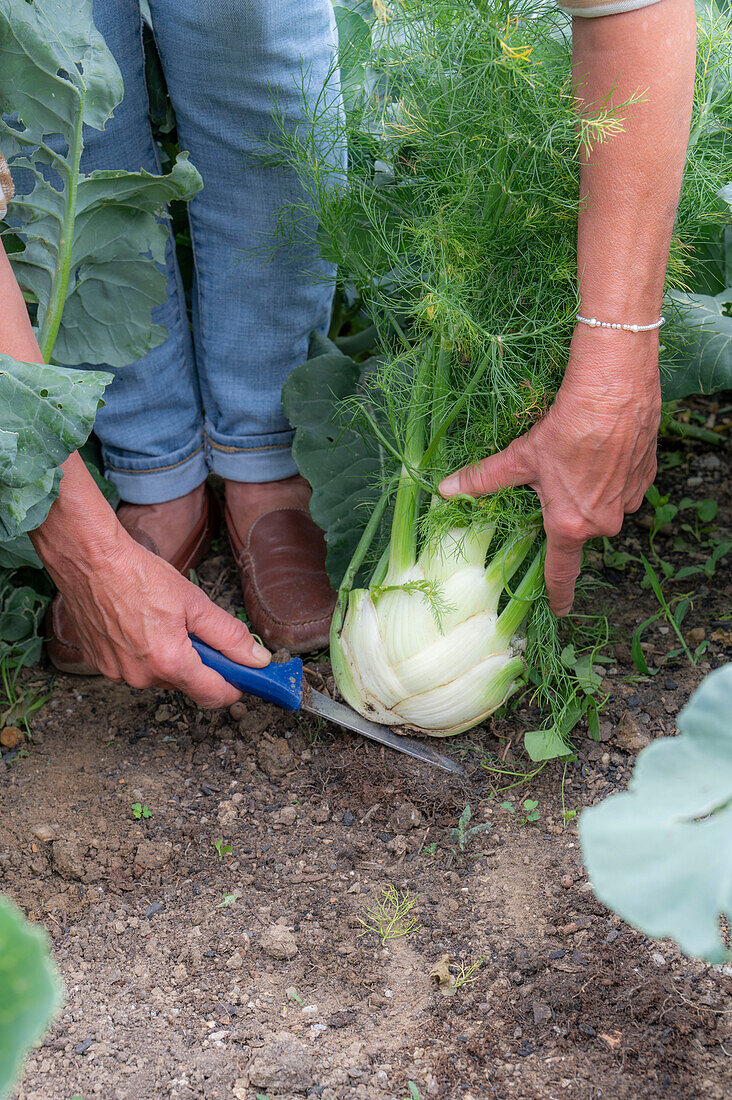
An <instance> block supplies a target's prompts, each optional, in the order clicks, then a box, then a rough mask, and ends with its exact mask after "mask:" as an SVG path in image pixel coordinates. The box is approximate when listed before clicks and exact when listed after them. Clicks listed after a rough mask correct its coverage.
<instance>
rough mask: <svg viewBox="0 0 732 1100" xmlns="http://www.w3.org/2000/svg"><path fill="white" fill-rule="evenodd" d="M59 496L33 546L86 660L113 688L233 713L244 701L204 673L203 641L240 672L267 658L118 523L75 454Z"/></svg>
mask: <svg viewBox="0 0 732 1100" xmlns="http://www.w3.org/2000/svg"><path fill="white" fill-rule="evenodd" d="M63 468H64V477H63V479H62V482H61V494H60V497H59V499H58V500H57V501H55V503H54V504H53V506H52V508H51V511H50V513H49V515H48V518H47V519H46V520H45V521H44V523H42V524H41V526H40V527H39V528H38V529H37V530H36V531H33V532H31V539H32V541H33V543H34V545H35V548H36V550H37V551H38V554H39V557H40V558H41V560H42V561H43V563H44V565H45V566H46V568H47V569H48V571H49V573H50V574H51V576H52V577H53V580H54V581H55V583H56V585H57V587H58V589H59V591H60V592H61V593H62V595H63V597H64V603H65V605H66V610H67V612H68V613H69V615H70V617H71V619H72V620H73V623H74V626H75V628H76V629H75V634H76V637H77V639H78V642H79V645H80V648H81V650H82V653H83V656H84V659H85V660H86V662H87V663H88V664H89V665H90V666H91V667H92V668H95V669H96V670H97V671H98V672H100V673H101V674H102V675H103V676H106V677H107V679H109V680H114V681H116V682H122V681H124V682H125V683H128V684H129V685H130V686H131V687H135V688H143V687H165V688H174V689H177V690H179V691H182V692H184V693H185V694H186V695H188V696H189V698H191V699H192V700H193V701H194V702H195V703H197V704H198V705H199V706H202V707H207V708H213V707H224V706H229V705H230V704H231V703H234V702H236V700H237V699H239V698H240V692H239V691H237V689H236V688H234V687H232V686H231V685H230V684H228V683H227V682H226V681H225V680H224V679H223V678H222V677H221V676H219V674H218V673H216V672H214V671H213V670H212V669H209V668H207V667H206V666H205V665H204V664H203V663H202V661H201V659H200V657H199V656H198V654H197V653H196V651H195V650H194V649H193V646H192V645H191V641H190V638H189V634H196V635H197V636H198V637H199V638H200V639H201V640H202V641H204V642H207V643H208V645H210V646H213V647H214V648H215V649H218V650H220V651H221V652H222V653H223V654H224V655H225V656H226V657H229V658H230V659H231V660H232V661H236V662H237V663H239V664H245V665H251V666H255V667H258V668H261V667H263V666H264V665H267V664H268V663H269V660H270V654H269V652H268V651H267V650H266V649H265V648H264V647H263V646H261V645H259V643H258V642H256V641H255V640H254V638H253V637H252V636H251V634H250V633H249V631H248V630H247V628H246V626H245V625H244V623H242V622H240V621H239V619H236V618H234V617H233V616H232V615H229V614H228V613H227V612H226V611H224V610H223V609H222V608H220V607H218V606H217V605H216V604H215V603H212V601H211V600H209V599H208V597H207V596H206V595H205V593H204V592H202V591H201V589H200V588H198V587H197V586H196V585H195V584H192V583H191V582H190V581H188V580H186V579H185V577H183V576H181V574H180V573H178V572H177V570H176V569H174V568H173V566H172V565H169V564H168V562H166V561H164V560H163V559H162V558H159V557H157V555H155V554H153V553H151V552H150V551H149V550H146V549H145V548H144V547H142V546H140V545H139V543H137V542H135V541H134V539H132V538H131V537H130V536H129V535H128V533H127V532H126V531H125V530H124V528H123V527H122V526H121V524H120V523H119V522H118V520H117V518H116V516H115V515H114V512H113V511H112V509H111V508H110V507H109V505H108V504H107V502H106V501H105V500H104V498H103V497H102V495H101V493H100V492H99V490H98V489H97V487H96V485H95V484H94V481H93V480H92V478H91V476H90V475H89V472H88V471H87V469H86V467H85V465H84V463H83V461H82V459H81V458H80V457H79V455H78V454H75V455H71V457H70V458H69V459H68V460H67V461H66V463H64V467H63Z"/></svg>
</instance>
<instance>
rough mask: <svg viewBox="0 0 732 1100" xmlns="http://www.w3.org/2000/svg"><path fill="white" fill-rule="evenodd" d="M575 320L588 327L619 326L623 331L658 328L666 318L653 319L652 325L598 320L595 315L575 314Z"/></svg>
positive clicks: (644, 330) (649, 330) (648, 330)
mask: <svg viewBox="0 0 732 1100" xmlns="http://www.w3.org/2000/svg"><path fill="white" fill-rule="evenodd" d="M577 320H578V321H579V322H580V324H583V325H589V326H590V328H619V329H623V330H624V331H625V332H652V331H653V329H654V328H660V327H661V325H663V324H665V322H666V318H665V317H661V319H660V320H659V321H654V323H653V324H652V325H622V324H619V323H618V322H616V321H598V319H597V317H581V316H580V315H579V313H578V314H577Z"/></svg>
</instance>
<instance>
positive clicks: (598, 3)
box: [559, 0, 660, 19]
mask: <svg viewBox="0 0 732 1100" xmlns="http://www.w3.org/2000/svg"><path fill="white" fill-rule="evenodd" d="M658 3H660V0H559V7H560V8H561V9H562V11H566V13H567V15H574V16H575V17H578V18H580V19H596V18H597V17H598V16H600V15H619V14H620V13H621V12H625V11H635V10H636V9H637V8H647V7H648V6H649V5H650V4H658Z"/></svg>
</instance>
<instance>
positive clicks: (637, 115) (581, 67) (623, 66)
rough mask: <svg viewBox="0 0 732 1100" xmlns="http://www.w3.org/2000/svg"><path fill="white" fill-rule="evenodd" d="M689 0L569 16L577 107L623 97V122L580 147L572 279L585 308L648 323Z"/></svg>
mask: <svg viewBox="0 0 732 1100" xmlns="http://www.w3.org/2000/svg"><path fill="white" fill-rule="evenodd" d="M695 56H696V15H695V10H694V4H693V0H663V2H661V3H657V4H655V5H653V6H652V7H647V8H642V9H640V10H637V11H632V12H628V13H626V14H622V15H612V16H605V17H602V18H599V19H575V20H574V23H573V67H574V79H575V85H576V87H577V89H578V98H579V101H580V102H579V107H580V111H581V113H582V114H585V115H589V116H592V115H593V114H596V113H597V112H598V111H599V110H600V109H602V107H603V106H609V105H610V104H613V105H615V106H619V105H621V104H623V103H624V102H626V101H627V100H629V99H630V98H631V97H632V96H634V95H635V96H637V95H638V94H640V95H641V97H642V102H640V103H637V104H635V105H632V106H629V107H627V108H626V109H625V110H624V111H622V112H621V113H622V114H623V115H624V122H623V132H622V133H621V134H618V135H616V136H614V137H612V138H610V139H609V140H607V141H605V142H603V143H601V144H598V145H595V146H594V148H593V149H592V150H591V152H590V153H589V154H585V153H583V154H582V169H581V201H582V206H581V213H580V218H579V234H578V257H577V267H578V280H579V289H580V294H581V298H582V313H583V314H584V316H592V317H598V318H600V319H602V320H608V321H622V322H635V323H639V324H645V323H650V322H652V321H655V320H657V318H658V316H659V311H660V307H661V298H662V294H663V285H664V279H665V274H666V264H667V259H668V249H669V243H670V240H671V233H672V230H673V224H674V218H675V215H676V209H677V206H678V201H679V193H680V188H681V179H682V173H683V167H684V159H685V155H686V146H687V142H688V135H689V124H690V119H691V105H692V97H693V87H694V68H695Z"/></svg>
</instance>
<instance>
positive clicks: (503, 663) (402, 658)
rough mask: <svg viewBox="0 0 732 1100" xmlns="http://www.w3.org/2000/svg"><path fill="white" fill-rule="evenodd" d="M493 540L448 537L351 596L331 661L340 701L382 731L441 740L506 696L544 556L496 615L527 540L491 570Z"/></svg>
mask: <svg viewBox="0 0 732 1100" xmlns="http://www.w3.org/2000/svg"><path fill="white" fill-rule="evenodd" d="M490 539H491V532H490V531H483V532H479V533H478V532H476V531H474V530H470V529H467V530H457V529H456V530H453V531H450V532H449V533H448V534H447V535H443V536H441V537H439V538H436V539H434V540H433V541H431V542H429V543H428V544H427V546H426V547H425V549H424V550H423V551H422V553H421V554H420V556H419V558H418V559H417V561H416V562H415V563H414V564H412V565H407V566H406V567H405V568H402V569H395V568H393V567H392V566H390V567H389V570H388V571H387V574H386V577H385V578H384V583H383V584H379V585H372V586H371V587H370V588H368V589H365V588H359V589H354V590H352V591H351V592H350V594H349V597H348V606H347V609H346V613H345V617H344V620H343V625H342V628H341V629H340V631H339V632H338V633H334V636H332V638H331V658H332V661H333V669H334V672H335V676H336V680H337V682H338V686H339V688H340V690H341V692H342V694H343V696H344V698H345V699H346V700H347V701H348V703H350V705H351V706H352V707H354V708H355V709H356V710H357V711H359V713H361V714H363V715H364V716H365V717H368V718H371V719H372V720H373V721H375V722H381V723H384V724H387V725H408V726H411V727H413V728H415V729H418V730H421V731H423V732H424V733H427V734H431V735H432V736H437V737H444V736H449V735H451V734H455V733H460V732H462V731H463V730H466V729H469V728H470V727H472V726H474V725H476V724H477V723H478V722H480V721H482V720H483V719H484V718H486V717H487V716H488V715H489V714H491V713H492V712H493V711H494V710H496V708H497V707H499V706H501V704H502V703H504V702H505V700H506V699H507V698H508V696H509V695H510V694H511V692H512V691H513V690H514V688H515V687H516V684H517V681H518V680H519V679H520V677H521V676H522V674H523V672H524V670H525V662H524V660H523V657H522V656H521V652H522V650H523V648H524V646H525V642H524V640H523V639H522V638H521V637H519V635H518V633H517V631H518V629H519V627H520V625H521V623H522V621H523V619H524V617H525V615H526V613H527V611H528V608H529V605H530V603H531V600H532V599H533V597H534V595H535V593H536V590H537V587H538V586H539V585H540V583H541V568H542V560H541V554H539V555H537V557H536V558H535V560H534V561H533V562H532V564H531V565H530V566H529V568H528V570H527V572H526V574H525V576H524V577H523V579H522V581H521V583H520V584H519V585H518V587H517V590H516V592H515V594H514V595H513V596H512V597H511V598H510V599H509V601H508V603H507V604H506V606H505V607H504V608H503V609H502V610H501V612H500V613H499V601H500V599H501V595H502V593H503V592H504V591H505V590H506V585H507V584H508V582H509V581H510V578H511V577H512V575H513V574H514V573H515V571H516V569H518V567H519V566H520V564H521V562H522V561H523V559H524V558H525V556H526V554H527V552H528V549H529V546H530V545H531V542H532V541H533V535H524V536H520V537H518V538H517V539H516V540H515V542H514V543H513V544H512V545H510V546H509V547H508V548H507V549H506V550H504V551H503V552H502V553H500V554H499V555H497V556H496V558H495V559H494V560H493V561H492V562H491V563H490V565H489V566H488V567H486V565H485V556H486V552H487V549H488V544H489V543H490Z"/></svg>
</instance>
